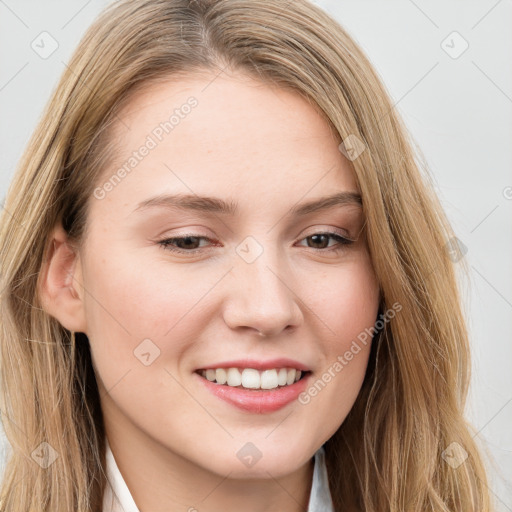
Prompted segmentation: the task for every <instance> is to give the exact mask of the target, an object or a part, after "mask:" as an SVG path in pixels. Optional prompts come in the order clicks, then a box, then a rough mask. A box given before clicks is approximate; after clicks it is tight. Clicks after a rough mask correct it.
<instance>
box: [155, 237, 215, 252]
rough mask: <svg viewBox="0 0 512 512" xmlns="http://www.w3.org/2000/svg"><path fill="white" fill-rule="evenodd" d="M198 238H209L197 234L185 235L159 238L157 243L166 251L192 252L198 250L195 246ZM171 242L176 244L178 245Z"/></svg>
mask: <svg viewBox="0 0 512 512" xmlns="http://www.w3.org/2000/svg"><path fill="white" fill-rule="evenodd" d="M200 240H210V239H209V238H207V237H205V236H199V235H185V236H180V237H175V238H166V239H165V240H160V241H159V242H158V244H159V245H160V246H161V247H162V248H163V249H165V250H167V251H171V252H179V253H183V254H194V253H196V252H197V251H198V250H199V249H198V248H197V244H198V243H199V241H200ZM173 244H177V245H178V247H176V246H175V245H173Z"/></svg>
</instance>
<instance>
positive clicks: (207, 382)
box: [194, 366, 312, 414]
mask: <svg viewBox="0 0 512 512" xmlns="http://www.w3.org/2000/svg"><path fill="white" fill-rule="evenodd" d="M194 374H196V375H197V379H198V382H199V384H200V385H202V386H203V388H204V389H206V391H208V392H210V393H211V394H212V395H213V396H215V397H216V398H217V399H220V400H221V401H224V402H225V403H228V404H230V405H231V406H234V407H235V408H237V409H238V410H240V411H243V412H244V413H251V414H264V413H267V414H269V413H273V412H276V411H278V410H280V409H282V408H284V407H286V406H288V405H290V406H293V405H292V404H294V403H295V402H297V399H298V397H299V395H300V394H301V393H303V392H304V390H305V389H306V388H307V387H308V385H310V382H311V379H312V377H311V375H312V372H311V371H310V370H297V369H296V368H289V367H288V368H287V367H285V368H275V369H266V370H262V371H259V370H256V369H255V368H241V367H234V366H232V367H229V368H203V369H200V370H196V371H195V372H194ZM285 376H286V380H285ZM217 379H218V380H217ZM276 381H277V382H276Z"/></svg>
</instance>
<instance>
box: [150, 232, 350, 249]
mask: <svg viewBox="0 0 512 512" xmlns="http://www.w3.org/2000/svg"><path fill="white" fill-rule="evenodd" d="M317 235H326V236H328V237H329V238H334V239H336V240H337V241H338V243H337V244H336V245H335V246H334V248H330V249H328V248H326V249H316V248H314V247H309V249H313V250H314V251H319V252H335V253H337V252H340V251H341V250H343V249H344V246H347V245H351V244H353V243H354V242H355V240H351V239H350V238H346V237H344V236H341V235H339V234H338V233H332V232H329V231H320V232H318V233H313V234H311V235H308V236H307V237H305V238H303V239H302V240H306V239H307V238H311V237H312V236H317ZM186 238H198V239H202V240H209V241H211V240H210V239H209V238H208V237H206V236H199V235H194V234H187V235H183V236H179V237H173V238H166V239H164V240H160V241H159V242H158V244H159V245H160V247H162V249H164V250H165V251H170V252H174V253H180V254H195V253H197V252H199V251H200V250H201V249H200V248H198V249H192V250H190V251H187V250H185V249H178V248H176V247H173V246H172V245H171V244H172V243H173V242H176V241H177V240H184V239H186Z"/></svg>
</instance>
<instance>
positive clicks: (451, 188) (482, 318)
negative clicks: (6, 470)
mask: <svg viewBox="0 0 512 512" xmlns="http://www.w3.org/2000/svg"><path fill="white" fill-rule="evenodd" d="M107 3H108V2H107V0H103V1H102V0H89V1H70V0H67V1H64V0H59V1H56V0H52V1H48V0H45V1H41V0H39V1H37V0H22V1H15V0H0V64H1V65H0V196H1V197H4V196H5V194H6V191H7V187H8V184H9V182H10V179H11V177H12V175H13V172H14V169H15V166H16V163H17V161H18V159H19V158H20V156H21V154H22V151H23V149H24V146H25V144H26V143H27V141H28V138H29V136H30V134H31V132H32V131H33V129H34V127H35V124H36V121H37V120H38V118H39V116H40V114H41V112H42V109H43V106H44V104H45V103H46V101H47V100H48V98H49V95H50V93H51V91H52V89H53V87H54V86H55V85H56V82H57V80H58V77H59V76H60V74H61V73H62V71H63V70H64V68H65V64H66V63H67V62H68V60H69V58H70V55H71V53H72V51H73V50H74V49H75V47H76V45H77V44H78V41H79V39H80V37H81V36H82V34H83V32H84V31H85V29H86V28H87V27H88V26H89V24H90V23H91V22H92V21H93V19H94V18H95V16H96V15H97V13H98V12H99V11H100V9H102V8H103V7H104V6H105V5H107ZM315 3H316V4H317V5H319V6H321V7H323V8H324V9H325V10H327V11H328V12H329V13H331V14H332V15H333V16H334V17H335V18H337V19H338V20H339V22H340V23H341V24H342V25H343V26H344V27H345V28H346V29H347V30H348V31H349V33H350V34H351V35H352V36H353V37H354V38H355V39H356V40H357V41H358V43H359V44H360V45H361V46H362V47H363V49H364V50H365V51H366V53H367V54H368V56H369V57H370V59H371V61H372V62H373V64H374V66H375V67H376V69H377V71H378V72H379V74H380V75H381V77H382V79H383V81H384V83H385V85H386V87H387V88H388V90H389V92H390V94H391V95H392V98H393V100H394V103H395V108H396V109H397V110H398V111H399V112H400V114H401V115H402V116H403V118H404V120H405V123H406V125H407V126H408V128H409V129H410V131H411V133H412V135H413V137H414V138H415V140H416V141H417V142H418V144H419V145H420V147H421V149H422V151H423V154H424V155H425V157H426V159H427V162H428V164H429V166H430V170H431V172H432V174H433V176H434V179H435V183H436V188H437V192H438V194H439V195H440V197H441V200H442V203H443V206H444V207H445V209H446V211H447V213H448V215H449V217H450V219H451V221H452V223H453V226H454V228H455V231H456V234H457V237H458V238H459V239H460V240H461V241H462V243H463V244H464V245H465V246H466V247H467V248H468V252H467V254H466V256H465V258H467V260H468V263H469V265H470V269H471V281H470V283H469V285H463V289H464V290H465V292H464V293H465V302H466V306H467V317H468V321H469V326H470V330H471V343H472V349H473V378H472V386H471V393H470V400H469V404H468V409H467V416H468V418H469V420H470V422H471V423H472V424H473V425H474V426H475V427H476V429H477V430H478V435H477V439H478V442H479V443H480V445H481V446H485V447H486V448H487V449H488V450H489V452H490V454H491V456H492V457H493V459H494V463H491V462H489V467H490V474H491V479H492V493H493V495H494V496H495V498H496V502H497V510H499V511H512V372H511V371H510V367H511V363H512V343H511V340H512V336H511V334H512V276H511V264H510V262H511V261H512V236H511V224H512V215H511V214H512V173H511V168H512V166H511V163H512V162H511V161H512V150H511V146H512V144H511V142H512V126H511V119H512V116H511V114H512V66H511V63H512V30H511V20H512V2H511V1H510V0H508V1H506V0H499V1H496V0H480V1H478V2H476V1H472V2H469V1H468V2H460V1H455V0H451V1H446V0H444V1H441V0H437V1H432V0H430V1H427V0H422V1H420V0H416V1H413V0H387V1H385V2H384V1H378V0H316V2H315ZM43 31H47V32H49V33H50V34H51V35H52V37H53V38H55V40H56V41H57V42H58V45H59V46H58V49H57V50H56V51H55V52H54V53H53V54H52V55H50V56H49V57H48V58H41V57H40V56H39V55H38V54H37V53H36V52H35V51H34V50H33V49H32V47H31V43H32V41H34V40H35V41H36V43H37V42H38V41H40V34H41V32H43ZM454 31H456V32H458V34H460V37H459V36H458V35H456V34H455V35H453V34H452V33H453V32H454ZM38 38H39V39H38ZM464 40H465V41H466V42H467V44H468V45H469V46H468V48H467V50H466V51H464V52H463V53H462V54H461V55H460V56H457V54H458V53H459V52H460V51H461V50H462V49H463V48H464V45H465V44H466V43H464ZM443 41H444V42H443ZM39 44H40V46H42V43H39ZM46 48H48V46H46ZM447 52H448V53H447ZM449 53H451V55H450V54H449ZM454 57H457V58H454ZM2 203H3V201H2ZM7 448H8V445H7V443H6V441H5V439H4V442H3V448H2V450H3V452H2V453H3V457H2V461H3V460H4V457H5V453H6V451H5V450H6V449H7ZM2 453H0V455H2ZM0 462H1V461H0ZM2 469H3V466H2Z"/></svg>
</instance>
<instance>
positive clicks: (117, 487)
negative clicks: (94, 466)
mask: <svg viewBox="0 0 512 512" xmlns="http://www.w3.org/2000/svg"><path fill="white" fill-rule="evenodd" d="M105 444H106V463H107V477H108V481H109V482H110V485H109V483H108V482H107V486H106V488H105V494H104V497H103V512H140V511H139V509H138V508H137V505H135V502H134V501H133V498H132V495H131V493H130V490H129V489H128V486H127V485H126V482H125V481H124V478H123V476H122V475H121V472H120V471H119V468H118V467H117V464H116V461H115V459H114V454H113V453H112V450H111V449H110V445H109V443H108V440H107V438H106V436H105ZM308 512H334V507H333V504H332V500H331V494H330V491H329V482H328V480H327V467H326V465H325V450H324V448H323V446H321V447H320V448H319V449H318V450H317V452H316V453H315V468H314V470H313V483H312V486H311V494H310V497H309V504H308Z"/></svg>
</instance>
